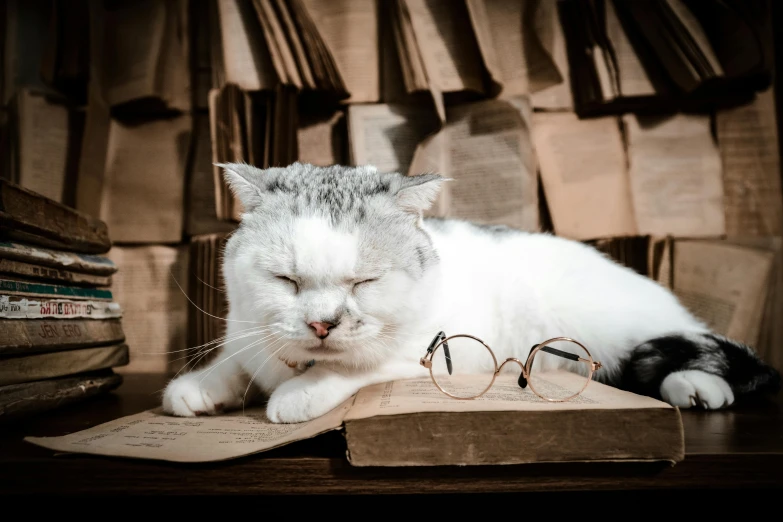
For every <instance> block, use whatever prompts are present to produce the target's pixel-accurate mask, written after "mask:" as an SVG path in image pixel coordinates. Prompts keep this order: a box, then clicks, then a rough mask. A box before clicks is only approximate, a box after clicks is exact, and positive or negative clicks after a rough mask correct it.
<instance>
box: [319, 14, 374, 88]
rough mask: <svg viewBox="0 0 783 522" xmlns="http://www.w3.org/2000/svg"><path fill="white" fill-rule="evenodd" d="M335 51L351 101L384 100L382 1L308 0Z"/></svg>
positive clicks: (322, 31)
mask: <svg viewBox="0 0 783 522" xmlns="http://www.w3.org/2000/svg"><path fill="white" fill-rule="evenodd" d="M304 5H305V7H306V8H307V11H308V12H309V13H310V16H311V17H312V18H313V22H314V23H315V25H316V26H317V27H318V31H319V32H320V34H321V37H322V38H323V40H324V42H325V43H326V45H327V47H328V48H329V50H330V51H331V54H332V56H333V57H334V61H335V63H336V64H337V68H338V69H339V70H340V76H342V78H343V81H344V82H345V86H346V88H347V89H348V92H349V93H350V94H351V97H350V98H348V99H347V100H345V101H346V102H347V103H366V102H377V101H378V100H379V99H380V94H379V90H380V58H379V45H378V3H377V2H375V1H367V0H330V1H328V2H324V1H322V0H304Z"/></svg>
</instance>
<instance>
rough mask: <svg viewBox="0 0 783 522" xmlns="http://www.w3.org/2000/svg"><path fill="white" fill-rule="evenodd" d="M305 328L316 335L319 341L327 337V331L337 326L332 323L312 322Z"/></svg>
mask: <svg viewBox="0 0 783 522" xmlns="http://www.w3.org/2000/svg"><path fill="white" fill-rule="evenodd" d="M307 326H309V327H310V328H312V329H313V331H314V332H315V335H317V336H318V338H319V339H325V338H326V336H327V335H329V330H331V329H332V328H334V327H335V326H337V325H336V324H333V323H323V322H313V323H310V324H308V325H307Z"/></svg>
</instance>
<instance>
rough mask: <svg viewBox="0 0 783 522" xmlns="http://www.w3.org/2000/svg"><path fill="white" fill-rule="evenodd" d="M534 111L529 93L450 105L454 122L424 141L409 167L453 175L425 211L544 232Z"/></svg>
mask: <svg viewBox="0 0 783 522" xmlns="http://www.w3.org/2000/svg"><path fill="white" fill-rule="evenodd" d="M531 113H532V109H531V107H530V104H529V102H528V100H527V99H526V98H520V99H516V100H510V101H504V100H487V101H483V102H476V103H469V104H463V105H459V106H454V107H449V108H448V110H447V117H448V123H447V124H446V125H445V126H444V127H443V129H441V130H440V131H439V132H438V133H437V134H436V135H434V136H431V137H429V138H428V139H427V140H425V141H424V142H422V144H420V145H419V147H418V148H417V150H416V152H415V154H414V157H413V160H412V164H411V168H410V169H409V173H411V174H421V173H423V172H438V173H440V174H442V175H443V176H445V177H446V178H450V179H452V180H453V181H450V182H448V183H444V184H443V186H442V188H441V191H440V193H439V195H438V200H437V201H436V202H435V204H434V205H433V207H432V208H431V209H429V210H428V211H427V212H426V213H425V215H428V216H438V217H452V218H458V219H468V220H472V221H476V222H479V223H483V224H487V225H508V226H511V227H514V228H518V229H521V230H527V231H539V229H540V223H539V206H538V176H537V174H536V165H535V155H534V153H533V147H532V141H531V137H530V119H531Z"/></svg>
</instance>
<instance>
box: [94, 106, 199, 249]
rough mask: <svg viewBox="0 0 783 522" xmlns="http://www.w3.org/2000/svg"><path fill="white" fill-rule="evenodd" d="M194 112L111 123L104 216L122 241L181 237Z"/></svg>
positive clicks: (169, 240)
mask: <svg viewBox="0 0 783 522" xmlns="http://www.w3.org/2000/svg"><path fill="white" fill-rule="evenodd" d="M191 126H192V121H191V117H190V115H183V116H177V117H175V118H172V119H165V120H153V121H151V122H147V123H143V124H140V125H133V126H130V125H125V124H122V123H120V122H118V121H116V120H114V121H112V124H111V128H110V134H109V150H108V153H107V157H106V180H105V184H104V202H103V205H102V207H103V208H102V209H101V219H103V220H104V221H105V222H106V224H107V225H108V227H109V230H111V238H112V241H114V242H119V243H178V242H179V241H180V240H181V239H182V225H183V213H184V212H183V193H184V183H185V167H186V160H187V154H188V148H189V147H190V137H191Z"/></svg>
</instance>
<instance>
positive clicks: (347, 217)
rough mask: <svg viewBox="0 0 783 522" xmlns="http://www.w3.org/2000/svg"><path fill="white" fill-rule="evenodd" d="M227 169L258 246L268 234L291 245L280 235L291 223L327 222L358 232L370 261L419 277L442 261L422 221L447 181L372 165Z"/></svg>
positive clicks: (238, 165) (227, 166)
mask: <svg viewBox="0 0 783 522" xmlns="http://www.w3.org/2000/svg"><path fill="white" fill-rule="evenodd" d="M219 166H221V167H222V168H224V169H225V176H226V180H227V182H228V184H229V186H230V187H231V189H232V190H233V191H234V193H235V194H236V195H237V197H238V198H239V199H240V201H241V202H242V205H243V207H244V209H245V214H244V215H243V218H242V227H241V228H244V229H253V230H254V231H255V233H256V237H255V238H254V240H255V241H258V240H259V239H258V238H259V236H261V237H262V239H260V240H261V241H267V240H268V241H273V242H277V243H280V242H283V241H284V240H285V234H284V233H277V234H276V235H275V231H279V230H281V229H282V228H285V226H286V223H289V224H290V223H291V222H292V221H293V220H294V219H296V218H299V217H320V218H324V219H325V220H326V221H327V222H328V223H330V225H331V226H332V227H334V228H336V229H340V230H343V231H347V232H351V233H355V234H357V235H358V236H359V238H360V244H361V245H362V248H363V252H362V255H363V256H364V257H365V258H367V259H371V258H375V260H376V261H377V262H378V263H382V262H384V261H388V262H390V263H391V264H392V265H395V266H400V265H404V266H405V268H406V270H408V271H409V272H410V273H411V274H412V275H421V274H422V273H423V271H424V270H426V269H427V268H428V267H429V266H431V265H432V264H434V263H436V262H437V261H438V257H437V254H436V253H435V251H434V248H433V246H432V242H431V240H430V238H429V236H428V235H427V233H426V232H425V231H424V230H423V229H422V228H421V227H420V223H421V214H422V211H423V210H426V209H427V208H428V207H429V206H430V205H431V204H432V202H433V201H434V199H435V198H436V197H437V194H438V191H439V188H440V185H441V183H442V182H443V181H444V178H442V177H441V176H438V175H435V174H424V175H420V176H404V175H401V174H398V173H381V172H378V170H377V169H376V168H375V167H373V166H370V165H366V166H359V167H345V166H339V165H333V166H330V167H318V166H315V165H310V164H304V163H294V164H292V165H290V166H288V167H284V168H268V169H259V168H256V167H253V166H251V165H246V164H241V163H231V164H221V165H219ZM238 232H240V234H239V235H240V236H242V233H241V232H242V231H241V230H240V231H238ZM272 236H275V237H274V238H273V237H272ZM235 243H236V242H235ZM384 257H385V258H386V259H381V258H384Z"/></svg>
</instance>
